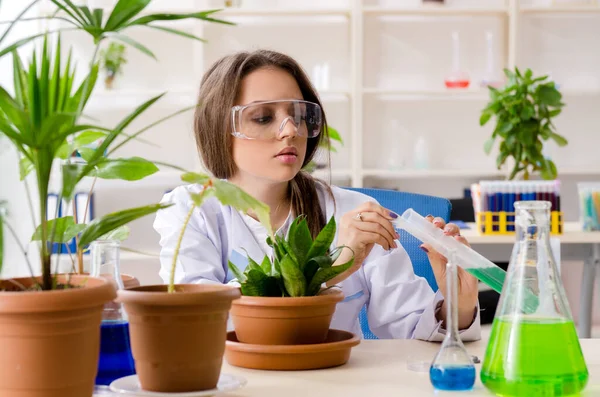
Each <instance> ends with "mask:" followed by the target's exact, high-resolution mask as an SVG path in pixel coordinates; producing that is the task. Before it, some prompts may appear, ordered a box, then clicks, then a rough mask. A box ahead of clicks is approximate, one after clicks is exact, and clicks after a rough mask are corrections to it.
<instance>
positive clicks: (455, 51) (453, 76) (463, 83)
mask: <svg viewBox="0 0 600 397" xmlns="http://www.w3.org/2000/svg"><path fill="white" fill-rule="evenodd" d="M460 58H461V53H460V39H459V36H458V32H457V31H454V32H452V71H451V72H450V73H449V74H448V76H446V80H445V84H446V87H447V88H468V87H469V83H470V79H469V74H468V73H467V72H466V71H464V70H463V69H462V66H461V59H460Z"/></svg>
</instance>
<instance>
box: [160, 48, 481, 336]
mask: <svg viewBox="0 0 600 397" xmlns="http://www.w3.org/2000/svg"><path fill="white" fill-rule="evenodd" d="M198 102H199V106H198V108H197V111H196V114H195V134H196V142H197V146H198V150H199V152H200V155H201V157H202V160H203V162H204V164H205V166H206V168H207V169H208V170H209V171H210V172H211V173H212V174H213V175H214V176H215V177H217V178H221V179H227V180H228V181H230V182H231V183H234V184H236V185H237V186H239V187H240V188H242V189H243V190H245V191H246V192H248V193H249V194H251V195H252V196H253V197H255V198H257V199H258V200H260V201H263V202H264V203H266V204H268V205H269V207H270V208H271V220H272V223H273V230H276V231H277V233H278V234H282V235H284V234H285V233H287V230H288V227H289V225H290V223H291V221H292V220H293V219H294V217H295V216H296V215H297V214H304V215H305V216H306V218H307V221H308V225H309V227H310V230H311V233H312V235H313V236H316V235H317V234H318V232H319V231H320V230H321V228H322V227H323V226H324V225H325V223H326V220H328V219H329V218H330V217H331V216H334V217H335V220H336V223H337V225H338V228H337V234H336V239H335V241H334V244H335V245H346V246H349V247H351V248H352V250H353V251H354V253H355V261H354V263H355V265H354V266H353V267H352V268H351V269H349V270H348V271H346V272H345V273H343V274H341V275H340V276H338V277H337V278H336V279H334V280H331V282H330V284H333V283H335V284H337V285H339V287H340V288H341V289H342V290H343V292H344V295H345V297H346V298H345V300H344V301H343V302H340V303H339V304H338V305H337V309H336V312H335V314H334V318H333V322H332V327H334V328H337V329H344V330H348V331H351V332H354V333H356V334H359V335H360V334H361V331H360V325H359V323H358V314H359V312H360V310H361V308H362V307H363V306H364V305H366V306H367V310H368V311H367V312H368V319H369V325H370V327H371V330H372V331H373V333H374V334H375V335H377V336H378V337H380V338H419V339H424V340H441V339H442V338H443V334H444V331H445V330H444V328H443V324H444V319H445V313H446V311H445V306H444V303H443V302H444V298H443V296H444V293H445V288H444V287H445V285H446V282H445V263H446V260H445V258H443V257H442V256H441V255H440V254H438V253H437V252H435V251H434V250H433V249H432V248H431V247H430V246H428V245H424V246H422V249H423V250H425V251H426V252H428V256H429V259H430V261H431V265H432V267H433V270H434V272H435V277H436V280H437V283H438V285H439V286H440V291H438V292H437V293H434V292H433V291H432V290H431V288H430V287H429V285H428V284H427V281H426V280H425V279H424V278H421V277H417V276H416V275H415V274H414V272H413V267H412V264H411V262H410V258H409V257H408V255H407V253H406V251H405V250H404V249H403V248H402V246H401V245H400V244H399V243H398V241H397V238H398V235H397V234H396V232H395V230H394V228H393V226H392V223H391V220H392V219H393V218H395V217H396V216H397V215H396V214H394V213H391V212H390V211H389V210H387V209H386V208H383V207H382V206H380V205H379V204H378V203H377V202H376V201H375V200H373V199H372V198H370V197H368V196H366V195H363V194H360V193H357V192H353V191H348V190H345V189H341V188H338V187H329V186H327V185H326V184H324V183H322V182H318V181H316V180H314V179H313V178H312V177H311V176H310V175H309V174H307V173H305V172H303V171H301V169H302V167H303V166H305V165H306V164H307V163H308V162H309V161H310V160H311V159H312V158H313V156H314V155H315V152H316V150H317V148H318V145H319V142H320V141H321V140H323V139H326V133H327V132H326V131H327V130H326V119H325V115H324V114H323V110H322V106H321V103H320V101H319V98H318V96H317V93H316V92H315V89H314V88H313V87H312V85H311V83H310V81H309V79H308V77H307V76H306V74H305V73H304V71H303V70H302V68H301V67H300V66H299V65H298V64H297V62H295V61H294V60H293V59H291V58H290V57H288V56H286V55H283V54H280V53H276V52H271V51H256V52H251V53H248V52H242V53H238V54H235V55H231V56H226V57H224V58H222V59H220V60H219V61H217V62H216V63H215V64H214V65H213V66H212V67H211V68H210V69H209V70H208V71H207V72H206V74H205V76H204V78H203V80H202V83H201V86H200V93H199V98H198ZM199 189H200V187H199V186H196V185H188V186H181V187H178V188H176V189H175V190H173V191H172V192H171V193H169V194H167V195H166V196H165V197H164V199H163V202H170V203H174V205H173V206H171V207H169V208H167V209H165V210H161V211H160V212H158V214H157V217H156V221H155V223H154V227H155V229H156V230H157V231H158V233H159V234H160V236H161V239H160V244H161V247H162V250H161V263H162V267H161V270H160V275H161V277H162V278H163V279H164V280H165V282H166V281H167V280H168V274H169V269H170V266H171V260H172V257H173V256H172V255H173V251H174V247H175V245H176V242H177V239H178V236H179V232H180V230H181V226H182V224H183V222H184V219H185V217H186V214H187V213H188V212H189V210H190V208H191V205H192V201H191V200H190V197H189V192H191V191H193V192H198V191H199ZM429 218H430V220H431V221H432V222H434V224H436V225H437V226H438V227H440V228H443V229H444V231H445V232H446V233H447V234H449V235H452V236H455V238H457V239H458V240H460V241H461V242H463V243H465V244H466V240H464V238H462V237H460V235H459V233H458V228H457V227H456V225H452V224H448V225H445V224H444V221H443V220H441V219H433V217H429ZM266 236H267V232H266V230H265V229H264V228H263V227H262V226H261V225H260V223H259V222H258V221H257V220H256V219H255V218H254V217H253V215H252V214H245V213H241V212H238V211H236V210H234V209H232V208H231V207H229V206H223V205H222V204H220V203H219V202H218V201H217V200H215V199H209V200H207V201H206V202H205V203H204V204H203V205H202V206H201V207H200V208H197V209H196V210H195V211H194V212H193V215H192V218H191V220H190V223H189V225H188V228H187V229H186V232H185V234H184V238H183V242H182V244H181V250H180V254H179V259H178V263H177V269H176V275H175V282H176V283H228V282H235V280H232V275H231V274H230V272H229V271H228V266H227V263H228V260H231V261H232V262H233V263H235V264H236V265H237V266H238V267H240V268H245V266H246V264H247V257H246V252H247V253H248V255H250V257H252V258H253V259H254V260H256V261H258V262H259V263H260V261H261V260H262V258H263V257H264V255H265V253H267V254H269V255H270V254H271V249H270V247H269V246H268V245H267V244H266V242H265V239H266ZM344 252H345V254H343V255H342V256H341V257H340V258H339V259H338V261H337V263H338V264H339V263H344V262H346V261H347V259H348V258H347V256H348V255H350V250H344ZM477 294H478V291H477V280H476V279H475V278H474V277H472V276H470V275H469V274H467V273H466V272H464V271H462V269H460V268H459V328H460V329H461V330H462V331H461V332H462V338H463V339H464V340H474V339H478V338H479V337H480V324H479V310H478V302H477Z"/></svg>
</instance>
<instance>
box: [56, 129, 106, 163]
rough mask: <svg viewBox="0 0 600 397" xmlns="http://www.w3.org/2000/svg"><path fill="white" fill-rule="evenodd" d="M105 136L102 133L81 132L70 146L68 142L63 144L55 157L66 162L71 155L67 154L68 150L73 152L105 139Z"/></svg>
mask: <svg viewBox="0 0 600 397" xmlns="http://www.w3.org/2000/svg"><path fill="white" fill-rule="evenodd" d="M107 135H108V134H107V133H106V132H103V131H83V132H82V133H80V134H79V135H77V136H76V137H75V138H74V139H73V142H72V143H71V144H70V145H69V143H68V142H65V143H63V144H62V145H61V146H60V148H59V149H58V151H57V152H56V156H57V157H59V158H61V159H63V160H66V159H67V158H68V157H69V156H70V154H71V153H69V151H70V149H72V150H73V151H75V150H77V149H79V148H81V147H83V146H87V145H91V144H92V143H94V142H96V141H98V140H99V139H103V138H105V137H106V136H107Z"/></svg>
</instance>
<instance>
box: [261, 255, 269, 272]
mask: <svg viewBox="0 0 600 397" xmlns="http://www.w3.org/2000/svg"><path fill="white" fill-rule="evenodd" d="M260 267H261V269H262V271H263V273H264V274H267V275H268V274H271V260H270V259H269V256H268V255H265V257H264V258H263V261H262V263H261V264H260Z"/></svg>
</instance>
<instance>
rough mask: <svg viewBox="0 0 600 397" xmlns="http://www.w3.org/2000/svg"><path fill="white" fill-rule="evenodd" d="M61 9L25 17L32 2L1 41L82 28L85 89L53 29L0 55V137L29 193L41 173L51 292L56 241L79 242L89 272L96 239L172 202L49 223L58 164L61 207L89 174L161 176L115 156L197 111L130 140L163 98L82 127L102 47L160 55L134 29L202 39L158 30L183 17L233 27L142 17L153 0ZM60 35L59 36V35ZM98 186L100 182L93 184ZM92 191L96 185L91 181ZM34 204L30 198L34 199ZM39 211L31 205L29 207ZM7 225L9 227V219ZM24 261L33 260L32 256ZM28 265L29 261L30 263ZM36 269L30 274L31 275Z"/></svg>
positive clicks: (45, 274) (43, 252) (40, 235)
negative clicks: (21, 31) (136, 124)
mask: <svg viewBox="0 0 600 397" xmlns="http://www.w3.org/2000/svg"><path fill="white" fill-rule="evenodd" d="M51 1H52V3H54V4H55V5H56V6H57V7H58V10H57V13H56V14H55V15H53V16H51V17H39V18H28V19H23V18H22V16H23V15H24V14H25V13H26V12H27V11H28V10H29V9H30V8H31V7H33V5H35V4H36V3H37V2H38V0H35V1H33V2H32V3H30V4H29V5H28V6H27V7H26V8H25V9H24V10H23V11H22V12H21V14H20V15H19V16H18V18H17V20H15V21H12V22H11V24H10V26H9V27H8V29H7V30H6V31H5V32H4V34H3V35H2V37H0V42H2V41H3V40H4V39H5V38H6V37H7V34H8V32H9V31H10V30H11V29H12V27H13V26H14V25H15V24H16V23H17V22H18V21H19V20H32V19H57V20H61V21H63V22H66V23H67V24H69V25H71V26H73V27H71V28H65V29H58V31H60V30H81V31H85V32H87V33H88V34H90V35H91V36H92V37H93V39H94V43H95V50H94V55H93V57H92V60H91V62H90V71H89V73H88V75H87V76H85V78H84V79H83V81H82V82H81V84H80V85H79V86H75V85H74V80H75V68H74V67H73V66H72V65H71V55H70V52H69V55H68V57H67V60H66V62H65V60H64V59H63V55H62V54H61V50H60V37H59V38H58V40H57V41H56V45H55V47H56V48H55V49H54V50H53V47H52V44H51V43H49V36H50V35H51V34H53V32H45V33H42V34H37V35H33V36H30V37H28V38H25V39H22V40H19V41H17V42H15V43H12V44H11V45H9V46H8V47H5V48H3V49H1V50H0V56H3V55H6V54H8V53H12V54H13V84H14V95H11V94H9V92H8V91H7V90H6V89H5V88H4V87H0V133H2V134H3V135H5V136H6V137H7V138H8V139H9V140H10V141H11V142H12V144H13V145H14V147H15V148H16V149H17V151H18V152H19V154H20V159H21V160H20V174H21V179H22V180H24V182H25V186H26V188H27V192H28V194H29V189H28V187H27V186H28V185H27V180H26V177H27V175H28V174H29V173H32V172H33V173H34V174H35V179H36V182H37V183H36V186H37V199H38V200H39V222H35V224H36V226H37V228H36V231H35V233H34V235H33V238H32V239H33V240H37V241H40V260H41V270H42V280H41V284H40V285H39V288H40V289H43V290H48V289H53V288H55V287H56V285H55V283H53V278H52V269H51V250H50V244H52V243H65V242H68V241H70V240H71V239H72V238H74V237H75V238H77V240H78V241H77V249H78V257H79V259H80V260H79V272H80V273H81V272H82V271H83V265H82V262H83V259H82V253H83V250H84V249H85V247H86V245H87V244H89V243H91V242H92V241H94V240H96V239H99V238H104V237H105V236H106V235H107V234H110V233H111V232H112V231H115V230H116V229H119V228H120V227H122V226H123V225H125V224H127V223H129V222H131V221H133V220H135V219H138V218H140V217H143V216H146V215H149V214H152V213H154V212H156V211H158V210H159V209H161V208H166V207H168V205H162V204H153V205H149V206H143V207H138V208H131V209H126V210H123V211H119V212H116V213H113V214H108V215H105V216H103V217H100V218H97V219H95V220H93V221H92V222H90V223H89V224H87V225H85V224H80V223H78V222H77V220H76V219H74V218H73V217H68V216H67V217H61V218H56V219H54V220H52V221H47V220H46V214H52V213H54V214H55V215H57V213H58V206H57V207H56V208H47V196H48V193H49V186H50V177H51V174H52V167H53V164H54V162H55V160H60V162H62V163H64V164H63V165H61V171H62V172H61V177H62V181H61V189H60V197H59V200H58V203H60V202H61V201H62V200H65V201H67V202H70V201H72V199H73V195H74V192H75V189H76V186H77V184H78V183H79V182H80V181H82V179H83V178H85V177H93V178H105V179H122V180H127V181H133V180H139V179H142V178H144V177H146V176H148V175H151V174H153V173H155V172H157V171H158V168H157V167H156V165H155V164H154V163H153V162H151V161H148V160H145V159H143V158H140V157H132V158H112V157H111V155H113V154H114V152H115V151H116V150H117V149H119V148H121V147H122V146H123V145H125V144H127V143H128V142H129V141H131V140H133V139H139V138H138V136H139V135H141V134H142V133H143V132H145V131H147V130H148V129H150V128H152V127H154V126H156V125H157V124H159V123H161V122H163V121H165V120H168V119H169V118H171V117H174V116H176V115H178V114H180V113H183V112H185V111H188V110H190V109H192V108H193V107H194V106H190V107H188V108H185V109H182V110H179V111H177V112H174V113H172V114H170V115H168V116H166V117H163V118H162V119H160V120H157V121H156V122H153V123H151V124H150V125H148V126H146V127H144V128H142V129H140V130H139V131H137V132H135V133H133V134H131V135H129V134H126V133H125V132H124V131H125V129H126V128H127V127H128V126H129V125H130V124H131V123H132V122H133V121H134V120H135V119H136V118H137V117H138V116H139V115H140V114H142V113H143V112H145V111H146V110H147V109H148V108H150V107H151V106H152V105H153V104H154V103H155V102H157V101H158V100H159V99H160V98H161V97H162V96H163V95H164V94H161V95H158V96H156V97H154V98H151V99H149V100H148V101H146V102H144V103H143V104H141V105H140V106H138V107H137V108H136V109H135V110H134V111H133V112H131V113H130V114H129V115H128V116H126V117H125V118H123V120H121V122H120V123H119V124H118V125H117V126H115V127H114V128H111V129H109V128H105V127H102V126H97V125H91V124H81V123H80V122H79V119H80V116H81V115H82V112H83V110H84V108H85V105H86V103H87V101H88V99H89V98H90V95H91V92H92V90H93V89H94V86H95V82H96V79H97V76H98V69H99V65H98V62H97V61H96V57H97V53H98V49H99V47H100V44H101V42H102V41H103V40H104V39H105V38H109V37H111V38H113V39H115V40H119V41H121V42H123V43H125V44H127V45H131V46H133V47H135V48H137V49H138V50H140V51H142V52H144V53H146V54H147V55H150V56H151V57H153V58H155V57H154V54H153V53H152V52H151V51H150V50H149V49H148V48H146V47H145V46H143V45H142V44H140V43H138V42H136V41H134V40H133V39H131V38H129V37H128V36H125V35H124V34H123V31H124V30H126V29H127V28H130V27H132V26H145V27H148V28H152V29H157V30H161V31H165V32H168V33H172V34H177V35H181V36H184V37H188V38H193V39H197V40H202V39H200V38H198V37H196V36H193V35H191V34H188V33H186V32H182V31H179V30H176V29H172V28H166V27H163V26H155V25H153V24H152V23H153V22H157V21H169V20H180V19H188V18H193V19H199V20H204V21H210V22H217V23H225V24H231V23H229V22H226V21H220V20H217V19H214V18H211V17H210V15H211V14H213V13H214V12H216V11H218V10H213V11H206V12H198V13H191V14H150V15H144V16H139V14H140V13H141V12H142V11H143V10H144V8H146V7H147V6H148V5H149V3H150V0H119V1H117V3H116V4H115V6H114V7H113V9H112V11H111V12H110V13H109V16H108V18H104V14H103V13H104V11H103V10H102V9H93V10H90V9H89V8H88V7H86V6H75V5H74V4H73V3H72V1H70V0H64V1H59V0H51ZM54 33H56V31H55V32H54ZM38 37H43V39H44V42H43V48H42V49H41V51H40V52H39V54H38V52H36V51H35V50H34V52H33V57H32V58H31V61H30V62H29V63H28V65H27V66H24V62H23V60H22V59H21V57H20V56H19V54H18V53H17V52H16V49H17V48H18V47H20V46H22V45H23V44H25V43H28V42H30V41H32V40H35V39H36V38H38ZM98 139H101V140H102V144H100V146H99V147H97V148H96V149H92V148H89V147H86V146H87V145H89V144H90V143H91V142H95V141H97V140H98ZM75 150H77V151H78V152H80V154H81V156H82V160H83V161H82V162H77V163H73V162H72V158H71V154H72V153H73V152H74V151H75ZM94 181H95V179H94ZM92 189H93V184H92ZM30 202H31V200H30ZM31 210H32V213H33V208H32V209H31ZM3 222H6V220H5V219H3ZM24 254H25V260H26V261H27V262H28V259H27V255H26V252H25V251H24ZM28 264H29V262H28ZM29 267H30V273H31V274H32V275H33V270H32V269H31V266H29Z"/></svg>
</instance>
